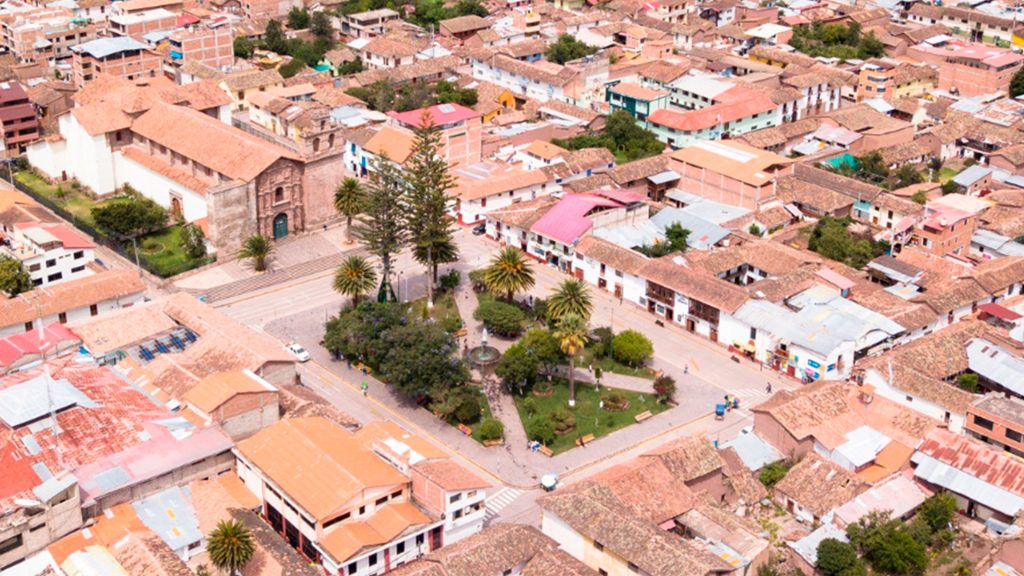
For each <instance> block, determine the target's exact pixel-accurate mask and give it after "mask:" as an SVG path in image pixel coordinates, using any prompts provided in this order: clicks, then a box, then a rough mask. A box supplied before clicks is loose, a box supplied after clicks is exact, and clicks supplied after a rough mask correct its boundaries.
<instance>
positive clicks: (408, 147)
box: [363, 125, 415, 164]
mask: <svg viewBox="0 0 1024 576" xmlns="http://www.w3.org/2000/svg"><path fill="white" fill-rule="evenodd" d="M414 140H415V138H414V137H413V135H412V134H410V133H408V132H406V131H404V130H399V129H398V128H395V127H394V126H390V125H386V126H383V127H381V129H380V130H378V131H377V133H376V134H374V135H373V136H372V137H370V139H369V140H368V141H367V142H366V144H363V148H364V149H366V150H368V151H370V152H373V153H374V154H376V155H377V156H380V157H382V158H383V157H387V158H388V159H389V160H391V161H392V162H397V163H399V164H404V163H405V161H406V160H408V159H409V154H411V153H412V145H413V141H414Z"/></svg>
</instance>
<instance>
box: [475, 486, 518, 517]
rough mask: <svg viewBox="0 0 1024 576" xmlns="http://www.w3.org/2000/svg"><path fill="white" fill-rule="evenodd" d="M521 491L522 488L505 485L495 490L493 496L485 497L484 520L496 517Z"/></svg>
mask: <svg viewBox="0 0 1024 576" xmlns="http://www.w3.org/2000/svg"><path fill="white" fill-rule="evenodd" d="M522 493H523V491H522V490H519V489H517V488H509V487H507V486H506V487H505V488H502V489H501V490H498V491H497V492H495V493H494V495H493V496H491V497H490V498H488V499H487V504H486V506H485V508H486V510H487V511H486V512H485V513H484V521H485V522H487V521H490V520H491V519H493V518H494V517H496V516H497V515H498V513H499V512H501V511H502V510H503V509H504V508H505V507H506V506H508V505H509V504H511V503H512V502H514V501H515V499H516V498H519V495H520V494H522Z"/></svg>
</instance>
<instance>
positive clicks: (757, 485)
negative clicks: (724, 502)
mask: <svg viewBox="0 0 1024 576" xmlns="http://www.w3.org/2000/svg"><path fill="white" fill-rule="evenodd" d="M720 455H721V456H722V462H724V463H725V467H724V468H723V471H724V472H725V480H726V482H727V483H728V485H729V487H730V488H732V491H733V493H735V494H736V497H737V498H739V499H740V500H742V501H743V502H760V501H761V500H762V499H763V498H767V497H768V489H767V488H765V487H764V484H762V483H761V481H760V480H758V479H757V478H754V475H753V474H752V473H751V472H750V470H748V469H747V467H746V465H744V464H743V460H742V459H740V456H739V454H738V453H737V452H736V449H735V448H733V447H729V448H726V449H724V450H722V451H721V452H720Z"/></svg>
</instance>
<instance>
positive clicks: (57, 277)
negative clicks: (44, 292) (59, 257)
mask: <svg viewBox="0 0 1024 576" xmlns="http://www.w3.org/2000/svg"><path fill="white" fill-rule="evenodd" d="M63 277H64V274H63V273H61V272H57V273H56V274H50V275H49V276H47V277H46V281H47V282H56V281H57V280H60V279H61V278H63Z"/></svg>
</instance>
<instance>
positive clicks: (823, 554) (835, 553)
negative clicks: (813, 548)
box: [817, 538, 864, 576]
mask: <svg viewBox="0 0 1024 576" xmlns="http://www.w3.org/2000/svg"><path fill="white" fill-rule="evenodd" d="M817 568H818V570H820V571H821V573H822V574H824V575H825V576H853V575H855V574H863V573H864V564H863V563H862V562H861V560H860V558H859V557H858V556H857V551H856V550H854V549H853V546H850V545H849V544H848V543H846V542H841V541H839V540H836V539H835V538H826V539H824V540H822V541H821V543H820V544H818V564H817Z"/></svg>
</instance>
